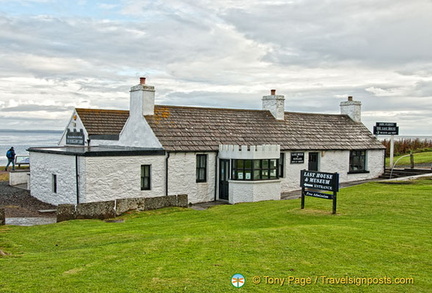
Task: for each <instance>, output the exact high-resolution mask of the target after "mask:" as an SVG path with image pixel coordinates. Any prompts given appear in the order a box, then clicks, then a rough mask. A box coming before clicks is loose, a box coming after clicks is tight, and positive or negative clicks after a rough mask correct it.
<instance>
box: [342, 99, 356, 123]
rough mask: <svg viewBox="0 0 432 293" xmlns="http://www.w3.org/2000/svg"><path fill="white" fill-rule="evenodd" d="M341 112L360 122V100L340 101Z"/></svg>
mask: <svg viewBox="0 0 432 293" xmlns="http://www.w3.org/2000/svg"><path fill="white" fill-rule="evenodd" d="M340 110H341V114H346V115H348V116H349V117H350V118H351V119H352V120H354V121H355V122H361V102H360V101H353V100H348V101H344V102H341V103H340Z"/></svg>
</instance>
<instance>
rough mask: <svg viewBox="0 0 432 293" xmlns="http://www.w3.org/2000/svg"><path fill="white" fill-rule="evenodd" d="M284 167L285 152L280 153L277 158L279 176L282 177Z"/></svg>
mask: <svg viewBox="0 0 432 293" xmlns="http://www.w3.org/2000/svg"><path fill="white" fill-rule="evenodd" d="M284 169H285V154H284V153H281V154H280V158H279V178H283V177H284Z"/></svg>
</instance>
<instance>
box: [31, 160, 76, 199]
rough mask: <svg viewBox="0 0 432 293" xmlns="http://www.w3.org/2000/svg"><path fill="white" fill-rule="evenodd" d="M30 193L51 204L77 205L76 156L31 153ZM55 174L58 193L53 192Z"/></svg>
mask: <svg viewBox="0 0 432 293" xmlns="http://www.w3.org/2000/svg"><path fill="white" fill-rule="evenodd" d="M30 161H31V169H30V193H31V195H32V196H33V197H35V198H37V199H39V200H41V201H43V202H47V203H50V204H54V205H59V204H75V203H76V202H77V197H76V176H75V156H64V155H56V154H46V153H36V152H30ZM53 174H55V175H57V193H54V192H53Z"/></svg>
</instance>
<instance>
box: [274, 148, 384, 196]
mask: <svg viewBox="0 0 432 293" xmlns="http://www.w3.org/2000/svg"><path fill="white" fill-rule="evenodd" d="M313 152H318V154H319V158H318V162H319V163H318V169H319V170H318V171H320V172H329V173H334V172H337V173H339V182H340V183H342V182H350V181H358V180H366V179H373V178H377V177H378V176H380V175H381V174H382V173H383V172H384V151H383V150H367V151H366V170H367V171H369V173H352V174H348V172H349V159H350V152H349V151H313ZM304 153H305V162H304V163H303V164H290V161H291V152H285V177H284V178H281V180H282V182H281V188H282V192H288V191H292V190H297V189H300V171H301V170H304V169H307V168H308V157H309V151H304Z"/></svg>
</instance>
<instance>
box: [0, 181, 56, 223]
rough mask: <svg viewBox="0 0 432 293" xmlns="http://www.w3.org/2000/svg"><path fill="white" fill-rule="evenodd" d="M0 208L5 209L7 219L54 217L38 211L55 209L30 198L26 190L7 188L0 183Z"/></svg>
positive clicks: (7, 185)
mask: <svg viewBox="0 0 432 293" xmlns="http://www.w3.org/2000/svg"><path fill="white" fill-rule="evenodd" d="M0 208H4V209H5V215H6V218H8V217H55V216H56V215H55V212H53V213H40V212H39V210H52V209H55V208H56V207H55V206H53V205H50V204H47V203H44V202H41V201H39V200H37V199H36V198H34V197H32V196H30V192H29V191H28V190H24V189H20V188H17V187H11V186H9V184H8V182H7V181H0Z"/></svg>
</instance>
